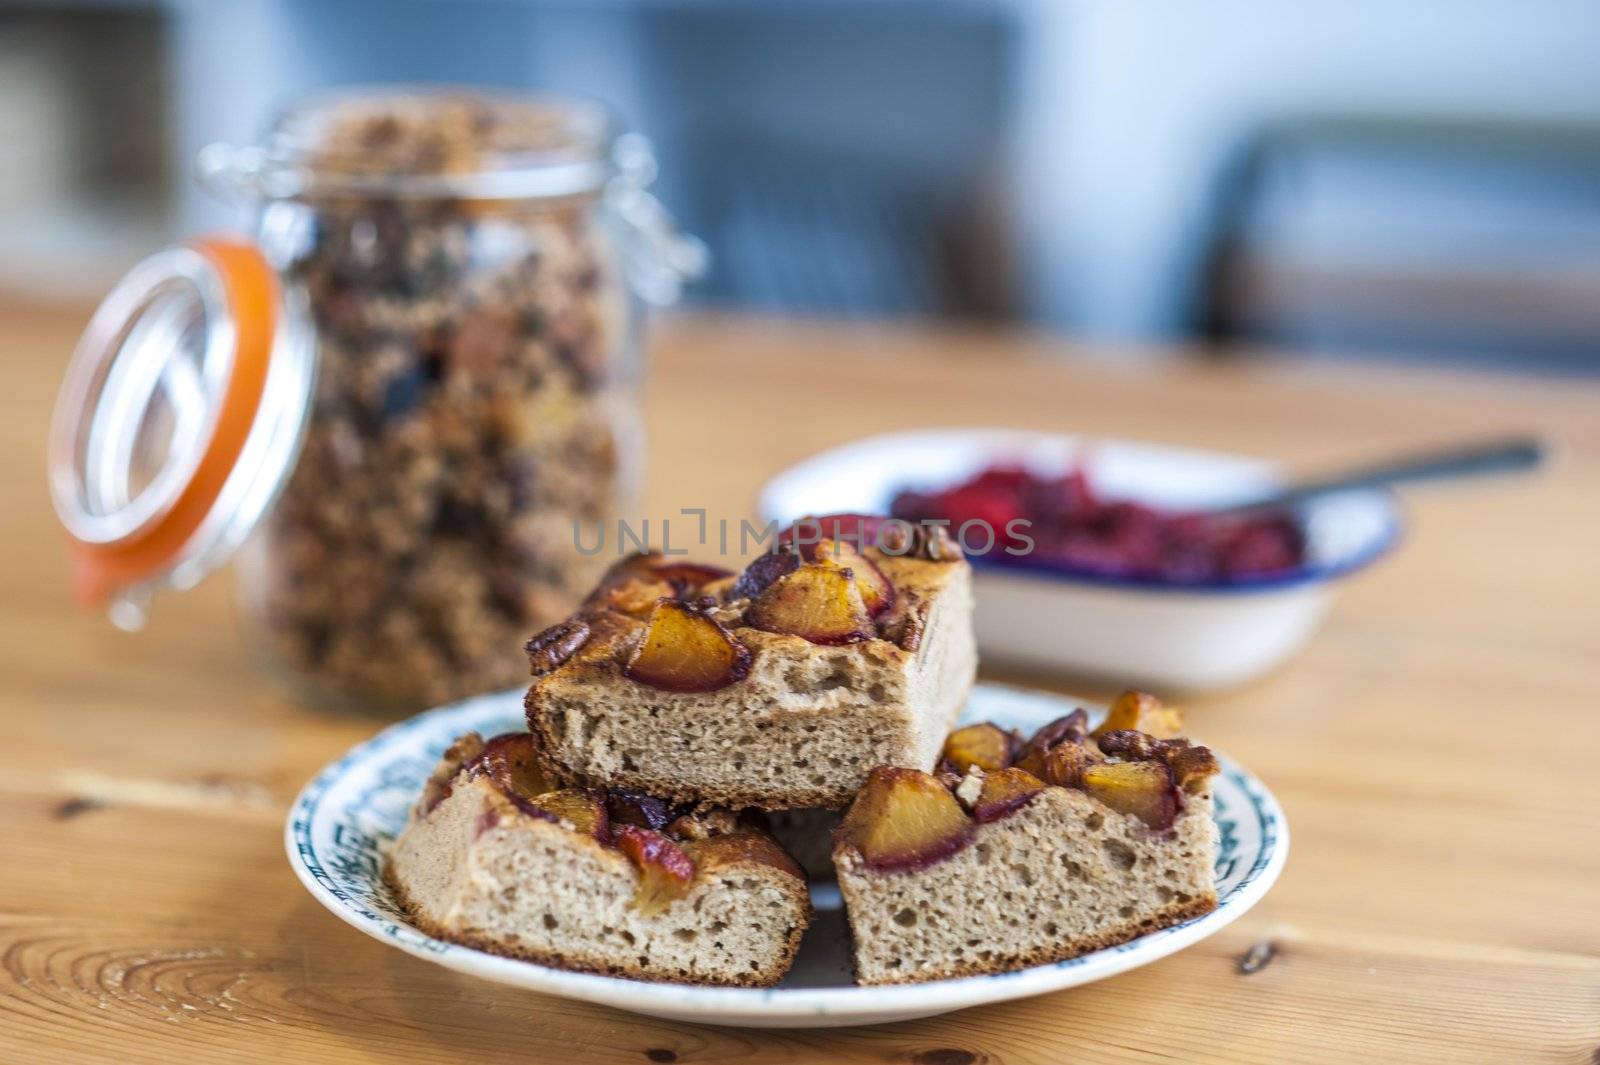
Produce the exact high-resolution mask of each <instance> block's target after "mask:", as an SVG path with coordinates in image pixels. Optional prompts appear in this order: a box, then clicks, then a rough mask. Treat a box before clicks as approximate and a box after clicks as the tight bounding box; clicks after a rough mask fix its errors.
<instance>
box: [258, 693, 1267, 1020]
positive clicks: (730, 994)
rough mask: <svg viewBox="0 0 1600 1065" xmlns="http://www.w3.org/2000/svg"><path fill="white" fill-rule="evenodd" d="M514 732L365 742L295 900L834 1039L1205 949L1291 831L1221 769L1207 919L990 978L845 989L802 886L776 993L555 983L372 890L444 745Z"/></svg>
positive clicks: (403, 728)
mask: <svg viewBox="0 0 1600 1065" xmlns="http://www.w3.org/2000/svg"><path fill="white" fill-rule="evenodd" d="M1078 705H1084V704H1082V703H1080V702H1079V701H1077V700H1072V699H1068V698H1065V697H1063V696H1058V695H1053V694H1048V693H1045V692H1034V691H1026V690H1023V689H1018V688H1008V687H1002V686H998V685H988V684H980V685H979V686H978V687H977V688H976V689H974V691H973V694H972V698H971V700H970V701H969V703H968V706H967V709H966V713H965V715H964V717H965V718H966V719H969V720H994V721H997V722H999V723H1000V724H1002V725H1005V726H1008V727H1018V728H1023V729H1028V730H1031V729H1033V728H1036V727H1037V726H1039V725H1042V724H1044V723H1045V722H1047V721H1049V720H1052V719H1053V718H1056V717H1059V716H1060V715H1061V714H1063V713H1066V712H1067V711H1069V710H1070V709H1071V708H1072V707H1075V706H1078ZM522 727H523V719H522V692H521V691H520V690H513V691H507V692H499V693H494V694H491V695H484V696H479V697H477V698H475V699H469V700H467V701H465V702H462V703H457V704H455V705H452V706H447V707H441V708H439V709H437V710H431V711H429V712H427V713H424V714H420V715H418V716H417V717H414V718H412V719H410V720H408V721H405V722H402V723H401V724H398V725H395V726H393V727H391V728H388V729H386V730H385V731H383V732H381V733H379V734H378V735H377V736H376V737H374V738H372V739H370V740H368V741H366V742H365V743H362V744H360V745H359V746H357V747H355V748H354V749H353V750H351V751H350V752H349V753H348V754H346V755H345V756H344V757H343V758H341V759H339V760H338V761H337V762H335V763H333V764H332V765H330V766H328V767H327V768H326V769H324V770H323V771H322V772H320V773H318V774H317V776H316V777H315V778H314V779H313V780H312V781H311V782H310V783H309V784H307V785H306V787H305V789H304V790H303V791H302V792H301V793H300V795H299V797H298V798H297V799H296V800H295V802H294V805H293V806H292V807H291V808H290V811H289V817H288V820H287V823H286V824H285V826H284V843H285V847H286V849H287V851H288V857H289V863H290V865H291V866H292V867H293V868H294V871H295V874H296V875H297V876H298V877H299V878H300V880H301V882H302V883H303V884H305V886H306V888H307V890H309V891H310V892H311V894H312V895H313V896H314V897H315V898H316V899H317V901H318V902H320V903H321V904H322V905H324V906H326V907H327V908H328V909H329V910H331V911H332V912H333V913H334V914H335V915H337V916H338V917H339V918H340V919H342V920H344V921H345V922H347V923H349V924H350V925H353V926H354V927H355V928H357V929H359V930H361V931H362V932H364V933H366V934H367V935H369V936H372V937H373V938H374V939H377V940H380V941H381V942H384V943H386V944H388V945H390V946H392V947H396V948H398V949H400V950H403V951H405V952H406V953H408V954H412V955H414V956H416V957H419V958H424V959H426V960H428V961H431V962H434V963H437V964H439V965H443V966H446V967H447V968H450V969H454V970H457V971H459V972H463V973H468V974H470V975H473V976H479V977H482V978H484V979H488V980H493V981H497V982H500V983H505V984H511V985H515V986H518V987H523V988H527V989H529V990H533V991H539V992H543V993H546V994H553V995H560V996H563V997H566V998H573V999H579V1000H582V1001H587V1002H596V1003H602V1004H605V1005H608V1006H613V1007H616V1008H618V1009H623V1010H631V1011H634V1012H637V1013H644V1014H650V1015H653V1016H660V1017H669V1018H673V1019H676V1020H685V1021H692V1022H696V1023H702V1024H721V1025H734V1026H743V1027H832V1026H839V1025H853V1024H878V1023H887V1022H889V1021H896V1020H906V1019H910V1018H914V1017H926V1016H932V1015H934V1014H938V1013H945V1012H948V1011H950V1010H956V1009H963V1008H966V1007H969V1006H977V1005H982V1004H985V1003H990V1002H1000V1001H1004V1000H1008V999H1016V998H1024V997H1027V996H1031V995H1038V994H1043V993H1045V992H1048V991H1056V990H1060V989H1062V988H1066V987H1072V986H1074V985H1077V984H1083V983H1088V982H1091V981H1094V980H1099V979H1102V978H1104V977H1107V976H1112V975H1115V974H1117V973H1120V972H1124V971H1126V970H1128V969H1133V968H1136V967H1138V966H1140V965H1144V964H1147V963H1149V962H1152V961H1155V960H1157V959H1159V958H1163V957H1165V956H1167V955H1169V954H1172V953H1174V952H1175V951H1178V950H1182V949H1183V948H1184V947H1187V946H1190V945H1191V944H1193V943H1195V942H1197V941H1199V940H1201V939H1203V938H1205V937H1206V936H1209V935H1211V934H1213V933H1214V932H1216V931H1218V930H1219V929H1221V928H1223V927H1225V926H1226V925H1228V924H1230V923H1232V922H1233V921H1234V920H1236V919H1237V918H1239V917H1240V916H1242V915H1243V914H1244V913H1245V912H1246V911H1247V910H1249V909H1250V907H1252V906H1254V905H1255V904H1256V903H1257V902H1258V901H1260V899H1261V898H1262V896H1264V895H1265V894H1266V892H1267V889H1268V888H1270V887H1271V886H1272V884H1273V882H1274V881H1275V880H1276V879H1277V878H1278V874H1279V872H1281V871H1282V869H1283V865H1284V861H1285V859H1286V858H1287V856H1288V848H1289V830H1288V825H1287V824H1286V823H1285V821H1284V817H1283V811H1282V809H1281V808H1280V807H1279V806H1278V803H1277V801H1276V800H1275V799H1274V798H1273V796H1272V794H1271V793H1270V792H1269V791H1268V790H1267V789H1266V787H1265V786H1263V785H1262V784H1261V782H1260V781H1258V780H1256V779H1255V777H1253V776H1251V775H1250V774H1249V773H1248V772H1246V771H1245V770H1244V769H1242V768H1240V767H1239V766H1237V765H1235V764H1233V763H1232V762H1229V761H1228V760H1227V759H1225V758H1224V759H1222V767H1223V771H1222V773H1221V774H1220V775H1219V777H1218V778H1217V781H1216V786H1215V789H1214V796H1215V809H1216V819H1217V823H1218V827H1219V829H1220V833H1221V845H1220V849H1219V855H1218V862H1217V891H1218V897H1219V903H1218V906H1217V909H1216V910H1214V911H1212V912H1211V913H1209V914H1206V915H1204V916H1202V917H1198V918H1195V919H1193V920H1190V921H1186V922H1184V923H1183V924H1180V925H1176V926H1173V927H1171V928H1165V929H1162V930H1160V931H1158V932H1153V933H1151V934H1149V935H1146V936H1142V937H1140V938H1139V939H1136V940H1133V941H1131V942H1128V943H1124V944H1121V945H1119V946H1116V947H1111V948H1108V949H1106V950H1100V951H1095V952H1093V953H1090V954H1086V955H1083V956H1081V957H1078V958H1073V959H1070V960H1068V961H1064V962H1058V963H1055V964H1052V965H1042V966H1037V967H1034V968H1030V969H1022V970H1019V971H1017V972H1011V973H1004V974H1000V975H995V976H974V977H966V978H962V979H958V980H943V981H938V982H934V983H926V984H913V985H907V986H901V987H871V988H866V987H857V986H855V985H854V983H853V982H852V981H851V979H850V974H849V954H848V949H849V948H848V939H847V933H846V931H845V923H844V921H843V917H842V914H840V913H839V912H838V910H837V906H838V895H837V890H836V889H831V886H826V885H825V886H823V887H822V888H821V889H814V891H813V899H814V901H815V902H816V904H817V907H818V911H819V912H818V915H817V921H816V922H815V923H814V925H813V927H812V929H811V930H810V931H809V932H808V933H807V937H806V942H805V944H804V945H803V946H802V948H801V952H800V958H799V959H798V961H797V962H796V965H795V969H794V971H793V972H791V974H790V975H789V977H788V978H787V979H785V981H784V982H783V983H782V984H781V985H779V986H778V987H775V988H768V989H744V988H716V987H698V986H692V985H686V984H670V983H645V982H641V981H635V980H624V979H619V978H616V977H609V976H596V975H593V974H589V973H574V972H567V971H565V970H561V969H553V968H549V967H546V966H542V965H537V964H534V963H532V962H525V961H518V960H515V959H510V958H502V957H498V956H496V955H493V954H487V953H485V952H482V951H478V950H473V949H471V948H468V947H463V946H459V945H456V944H452V943H446V942H443V941H441V940H438V939H434V938H433V937H431V936H428V935H426V934H424V933H423V932H421V931H419V930H418V929H416V928H415V927H413V926H412V925H411V924H410V922H409V921H408V920H407V918H406V915H405V913H404V912H403V911H402V910H401V909H400V908H399V907H398V906H397V905H396V904H395V902H394V899H393V897H392V896H391V894H390V892H389V889H388V887H387V885H386V884H385V883H384V881H383V876H382V867H383V861H384V854H385V851H386V848H387V847H388V845H389V844H390V843H391V842H392V841H393V839H394V838H395V836H396V835H398V834H399V832H400V830H401V829H402V828H403V827H404V825H405V820H406V815H407V812H408V810H409V809H410V807H411V804H412V803H413V802H414V801H415V800H416V797H417V795H418V793H419V792H420V790H421V788H422V783H423V781H424V780H425V779H426V778H427V776H428V773H429V772H430V770H431V769H432V768H433V764H434V762H435V761H436V760H437V759H438V757H439V755H440V754H441V753H442V752H443V750H444V748H445V747H446V746H447V745H448V744H449V743H450V741H451V740H452V739H454V738H455V737H456V736H457V735H459V734H460V733H462V732H465V731H467V730H469V729H476V730H477V731H479V732H481V733H483V734H485V735H491V734H494V733H497V732H503V731H508V730H514V729H521V728H522Z"/></svg>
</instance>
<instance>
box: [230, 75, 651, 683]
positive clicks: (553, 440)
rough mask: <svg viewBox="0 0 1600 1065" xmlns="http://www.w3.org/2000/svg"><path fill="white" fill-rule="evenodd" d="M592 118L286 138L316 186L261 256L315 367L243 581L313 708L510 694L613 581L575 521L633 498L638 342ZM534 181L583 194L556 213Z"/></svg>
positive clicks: (541, 114)
mask: <svg viewBox="0 0 1600 1065" xmlns="http://www.w3.org/2000/svg"><path fill="white" fill-rule="evenodd" d="M575 115H577V116H578V117H575ZM586 117H588V116H587V113H586V112H571V111H566V110H562V109H561V108H559V107H555V106H553V105H549V104H544V103H537V102H528V101H522V102H515V101H507V100H505V99H487V98H482V97H476V96H466V95H451V94H445V95H408V96H388V97H385V96H379V97H370V96H368V97H355V98H342V99H337V100H335V101H333V102H331V103H328V104H324V105H320V106H318V107H316V108H313V109H311V110H310V111H303V112H300V113H297V114H293V115H291V117H290V118H289V119H288V120H286V121H285V123H284V124H282V125H280V127H279V132H278V134H277V142H276V143H277V145H278V150H279V151H280V153H281V152H292V153H293V154H294V155H295V156H296V157H297V165H298V167H299V170H300V171H301V172H302V173H304V174H306V175H309V177H308V178H307V179H306V182H305V185H304V187H303V188H302V189H298V190H296V193H295V194H294V195H293V196H285V197H282V198H279V199H276V200H272V201H271V202H268V203H267V204H266V205H265V207H264V210H263V214H262V224H261V227H260V234H259V236H260V240H261V243H262V246H263V248H264V250H265V251H266V252H267V254H268V257H269V258H270V259H272V260H273V263H274V265H275V266H276V267H277V269H278V271H279V272H280V275H281V276H282V278H283V281H284V283H285V285H286V286H287V288H288V289H289V290H290V291H291V292H294V293H297V294H298V295H299V296H300V297H301V298H302V299H303V302H304V305H305V307H306V308H307V310H308V312H309V315H310V318H311V321H312V324H313V327H314V330H315V334H316V340H317V345H318V351H319V360H320V361H319V368H318V377H317V381H316V385H315V389H314V394H313V396H312V399H311V408H310V411H309V415H308V418H307V420H306V429H305V436H304V443H303V446H302V450H301V453H300V457H299V460H298V463H297V465H296V466H295V468H294V469H293V472H292V473H291V474H290V476H289V477H288V480H287V482H286V484H285V486H284V488H283V490H282V494H281V496H280V498H279V499H278V501H277V503H276V505H275V506H274V507H273V508H272V509H271V510H270V511H269V512H268V513H267V515H266V516H265V517H264V519H263V520H262V522H261V525H260V527H259V528H258V529H257V531H256V533H255V535H254V536H253V537H252V539H251V540H250V542H249V543H248V544H247V545H246V546H245V548H244V550H243V552H242V555H241V575H242V589H243V592H244V605H245V610H246V613H247V615H248V617H249V619H250V621H251V622H252V624H253V628H254V629H255V630H256V632H257V633H258V634H259V637H260V638H261V640H262V642H264V643H265V645H266V646H267V648H268V649H269V651H270V652H271V655H272V657H273V658H274V659H275V661H276V662H277V663H278V664H280V665H281V666H283V667H286V669H287V671H288V673H289V674H290V675H291V676H292V677H293V678H294V679H295V680H296V681H298V682H299V683H300V684H301V685H302V687H304V688H306V689H309V691H310V692H311V694H313V695H314V697H316V698H317V699H318V700H319V701H323V702H336V703H344V704H355V705H360V706H366V707H371V706H381V707H385V708H390V709H394V710H409V709H416V708H420V707H423V706H428V705H432V704H435V703H439V702H443V701H447V700H451V699H455V698H459V697H462V696H465V695H469V694H472V693H476V692H481V691H486V690H490V689H494V688H499V687H506V686H510V685H513V684H517V683H519V682H521V681H522V680H523V678H524V674H525V673H526V668H527V667H526V662H525V660H524V658H523V656H522V655H521V653H520V651H519V648H520V645H521V643H522V642H523V640H525V639H526V638H527V636H528V634H529V633H531V632H535V631H537V630H539V629H541V628H543V627H544V626H545V625H547V624H549V623H551V622H553V621H556V620H558V619H560V618H561V617H564V616H565V615H566V614H567V613H568V612H569V611H570V610H571V608H572V607H573V605H574V603H575V602H576V600H577V598H578V597H579V595H580V594H581V592H582V591H583V590H585V589H586V588H587V587H589V586H590V585H592V584H593V583H594V581H595V579H596V578H597V577H598V574H599V570H601V569H603V567H604V565H605V561H606V560H604V559H602V558H599V557H585V556H584V555H582V554H581V553H580V552H579V551H578V550H577V547H576V541H575V538H574V523H576V522H582V523H584V527H585V528H593V524H594V523H595V522H598V521H603V520H607V519H610V518H613V517H615V516H616V515H617V514H618V513H619V512H621V511H623V510H625V509H626V508H627V506H628V504H629V503H630V500H631V495H632V492H633V490H634V486H635V481H636V478H637V475H638V465H639V462H638V457H637V455H636V453H635V452H636V443H635V442H636V439H637V436H638V434H637V430H636V427H635V424H634V419H635V410H634V400H633V396H632V391H631V387H632V383H633V377H634V371H635V367H634V361H635V353H634V351H633V342H634V328H633V321H632V306H631V301H630V298H629V296H628V294H627V288H626V284H625V281H624V279H623V277H622V273H621V265H620V262H619V256H618V254H617V252H616V250H615V247H614V245H613V243H612V237H611V234H610V232H609V231H608V229H607V227H606V226H605V225H603V224H601V222H600V220H599V217H598V210H599V206H598V196H597V192H598V190H597V189H593V188H590V189H583V188H581V184H582V183H581V180H579V179H578V178H574V177H573V176H572V173H571V171H572V168H573V167H581V165H583V163H584V162H585V160H586V159H588V160H589V161H590V162H592V161H593V158H594V157H598V156H599V155H600V154H601V153H602V152H603V151H604V150H605V149H607V148H608V147H609V133H608V132H606V131H605V129H604V127H603V124H596V123H593V122H588V121H580V120H579V119H580V118H586ZM284 145H288V147H287V148H285V147H283V146H284ZM540 168H543V170H544V171H545V172H547V173H550V172H554V171H556V170H561V169H562V168H566V170H565V171H564V172H565V173H566V174H567V176H566V178H565V179H560V175H559V174H558V175H557V178H558V180H556V181H555V182H554V184H552V185H551V189H553V190H554V191H553V192H551V191H548V190H547V191H543V192H541V191H539V190H540V185H539V183H538V181H537V180H535V179H536V178H537V177H538V174H537V173H536V171H539V170H540ZM580 176H581V175H580ZM525 178H526V179H528V181H527V185H526V188H525V189H523V190H522V191H518V188H519V186H518V182H519V181H521V180H523V179H525ZM561 180H566V181H567V184H566V185H562V184H561ZM573 188H577V189H579V191H562V190H564V189H568V190H570V189H573Z"/></svg>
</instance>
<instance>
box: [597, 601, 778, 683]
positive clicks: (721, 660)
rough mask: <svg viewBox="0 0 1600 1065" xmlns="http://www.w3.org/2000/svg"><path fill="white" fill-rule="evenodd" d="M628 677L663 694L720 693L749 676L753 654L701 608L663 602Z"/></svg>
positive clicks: (634, 656)
mask: <svg viewBox="0 0 1600 1065" xmlns="http://www.w3.org/2000/svg"><path fill="white" fill-rule="evenodd" d="M623 672H624V673H625V674H626V675H627V676H628V677H629V678H630V679H632V680H636V681H638V682H639V683H641V684H648V685H650V686H651V687H652V688H660V689H662V690H663V691H674V692H709V691H716V690H717V689H718V688H725V687H727V686H728V685H729V684H732V683H733V682H734V681H737V680H742V679H743V678H744V677H745V675H746V674H748V673H749V672H750V651H749V650H748V649H747V648H746V647H745V646H744V645H743V644H741V643H739V641H737V640H735V639H734V638H733V634H732V633H730V632H729V631H728V630H727V629H725V628H723V627H722V626H721V625H720V624H718V623H717V620H716V619H715V618H713V617H711V615H710V614H708V613H706V612H705V610H703V609H701V607H700V606H698V605H695V604H690V603H685V602H682V601H680V600H677V599H661V600H658V601H657V602H656V606H655V609H654V610H653V611H651V614H650V622H649V624H648V625H647V626H646V627H645V631H644V636H643V638H642V639H641V640H640V641H639V644H638V646H637V647H635V648H634V650H633V654H632V655H630V656H629V658H628V663H627V665H626V666H625V667H624V668H623Z"/></svg>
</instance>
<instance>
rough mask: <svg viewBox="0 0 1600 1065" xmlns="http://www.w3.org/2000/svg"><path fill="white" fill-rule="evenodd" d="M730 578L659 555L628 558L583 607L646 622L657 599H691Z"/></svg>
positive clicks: (716, 569) (610, 571)
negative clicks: (712, 584)
mask: <svg viewBox="0 0 1600 1065" xmlns="http://www.w3.org/2000/svg"><path fill="white" fill-rule="evenodd" d="M731 576H732V574H731V573H729V572H728V571H727V570H725V569H722V568H720V567H718V566H705V565H701V564H700V563H697V562H674V561H670V560H668V559H667V558H665V557H663V556H661V555H658V554H634V555H629V556H628V557H627V558H624V559H622V560H620V561H619V562H616V563H614V564H613V565H612V567H611V568H610V569H608V570H606V573H605V576H603V577H601V578H600V583H599V584H597V585H596V586H595V589H594V591H592V592H590V593H589V595H588V597H587V598H585V599H584V601H583V607H584V609H585V610H595V609H605V610H615V611H617V612H619V613H622V614H627V615H629V616H630V617H637V618H644V617H648V616H649V614H650V612H651V610H653V609H654V607H655V604H656V600H658V599H663V598H672V599H692V598H694V597H695V593H696V592H698V591H699V590H700V589H701V588H702V587H704V586H705V585H707V584H710V583H711V582H713V581H718V580H721V579H723V578H724V577H731Z"/></svg>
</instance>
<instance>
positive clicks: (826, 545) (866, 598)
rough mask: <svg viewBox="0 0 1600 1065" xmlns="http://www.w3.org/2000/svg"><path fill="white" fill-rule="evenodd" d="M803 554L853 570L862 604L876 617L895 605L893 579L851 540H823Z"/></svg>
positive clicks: (810, 546) (852, 573)
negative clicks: (890, 579) (890, 581)
mask: <svg viewBox="0 0 1600 1065" xmlns="http://www.w3.org/2000/svg"><path fill="white" fill-rule="evenodd" d="M802 551H803V552H804V554H805V557H806V558H807V559H808V560H809V561H812V562H821V563H823V564H825V565H834V566H843V567H844V568H845V569H847V570H849V571H850V576H851V579H853V580H854V581H855V582H856V591H858V592H860V593H861V603H862V605H863V606H865V607H866V608H867V613H868V614H870V615H872V616H873V617H877V616H878V615H879V614H882V613H883V612H884V611H885V610H888V609H889V608H890V607H892V606H894V585H892V584H890V583H889V578H888V577H885V576H884V575H883V571H882V570H880V569H879V568H878V567H877V565H876V564H874V563H873V561H872V560H871V559H869V558H867V556H865V555H863V554H862V553H861V552H860V551H858V550H856V547H855V545H854V544H852V543H850V542H849V541H848V540H823V541H821V542H820V543H815V544H810V545H807V546H806V547H805V548H802Z"/></svg>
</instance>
